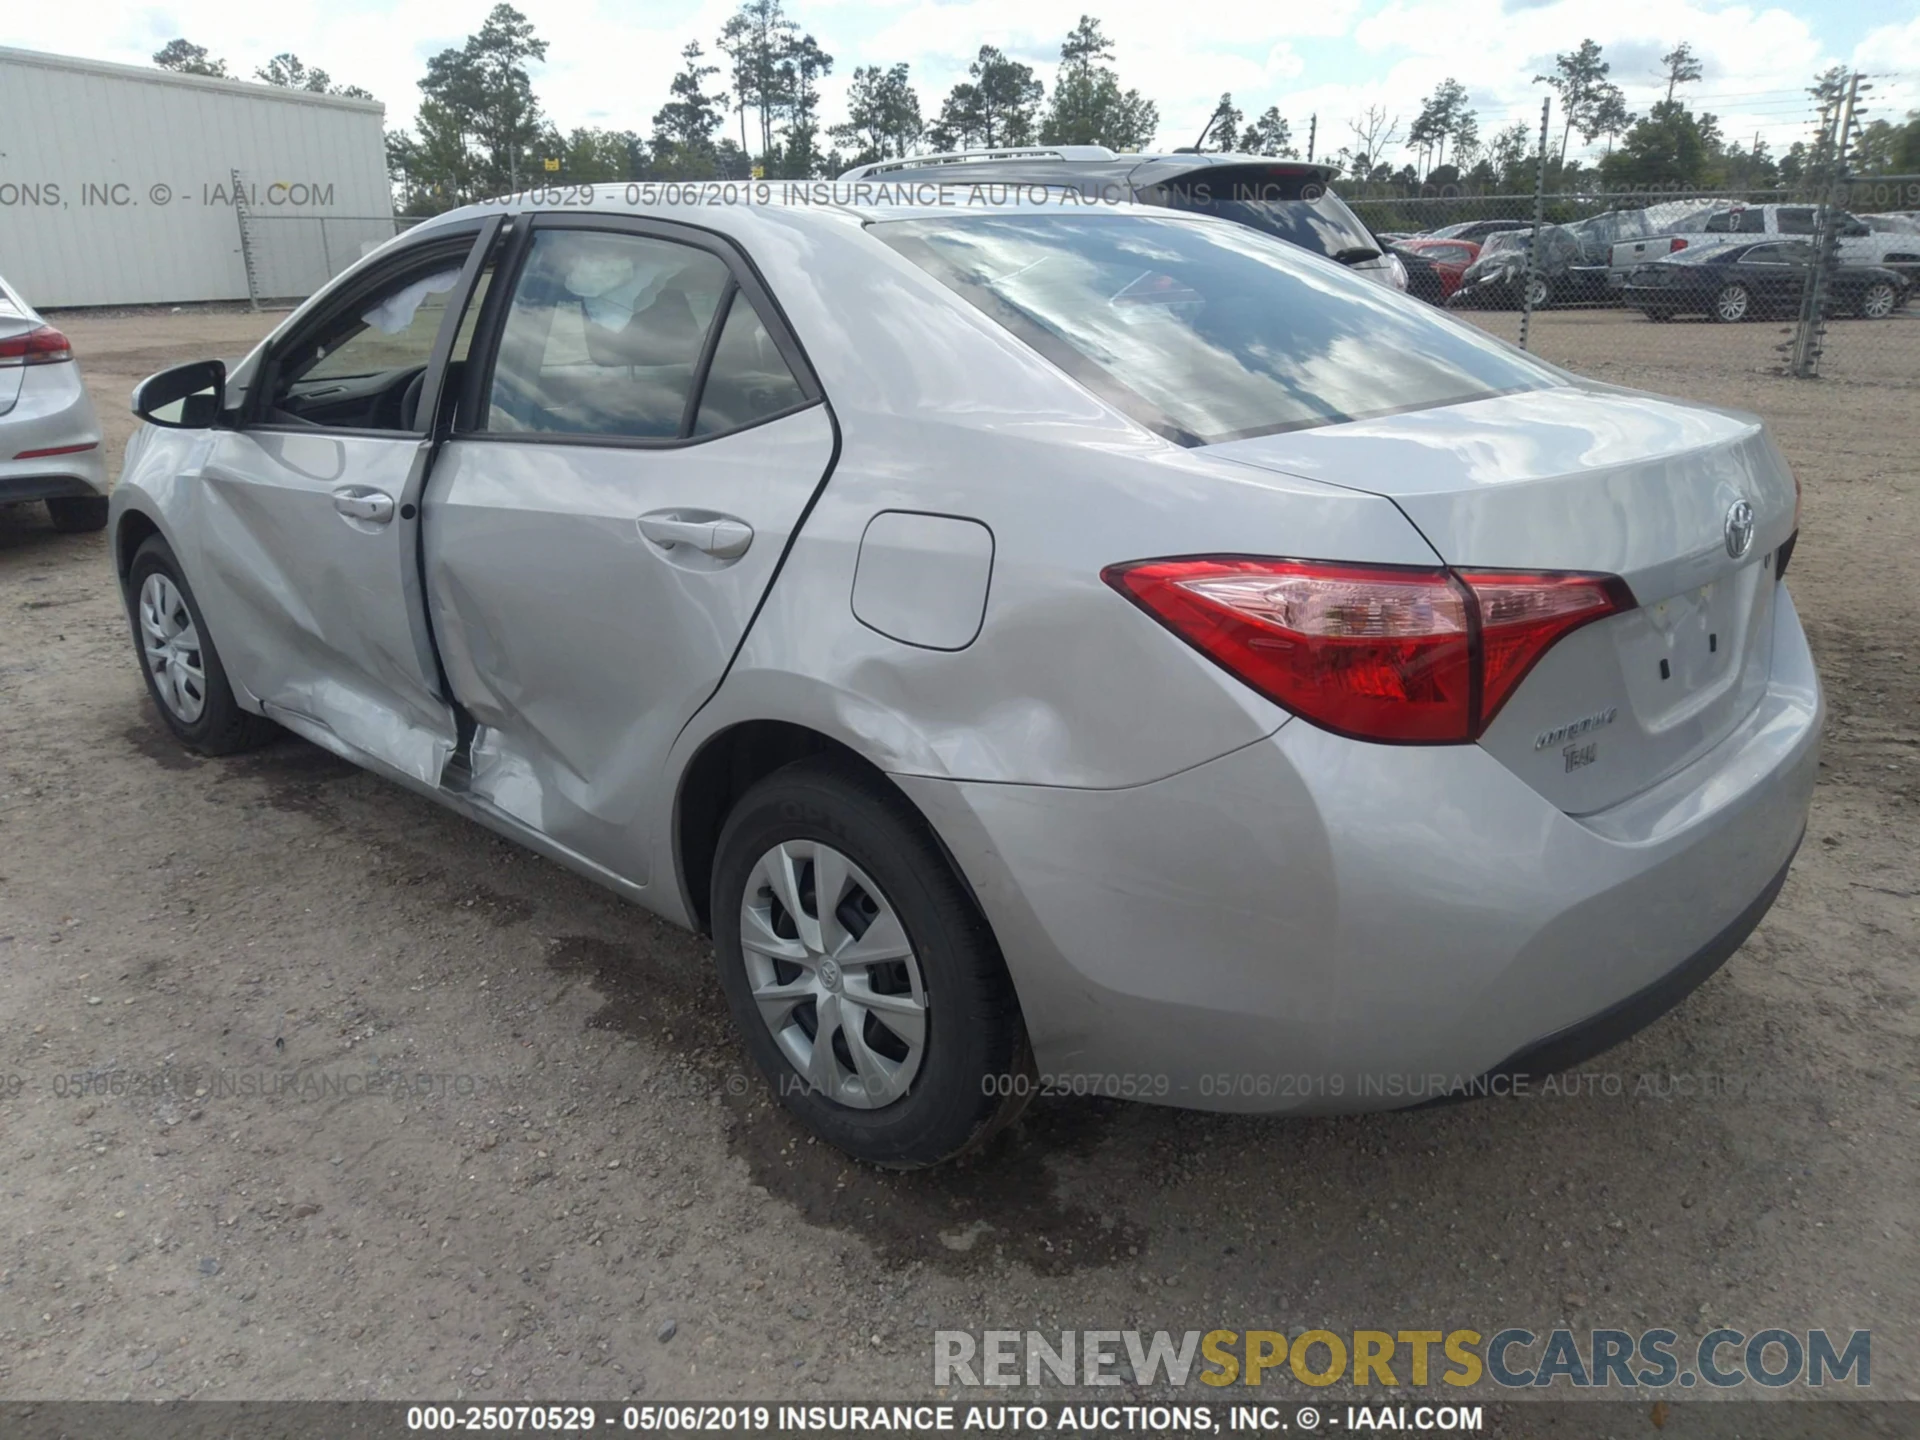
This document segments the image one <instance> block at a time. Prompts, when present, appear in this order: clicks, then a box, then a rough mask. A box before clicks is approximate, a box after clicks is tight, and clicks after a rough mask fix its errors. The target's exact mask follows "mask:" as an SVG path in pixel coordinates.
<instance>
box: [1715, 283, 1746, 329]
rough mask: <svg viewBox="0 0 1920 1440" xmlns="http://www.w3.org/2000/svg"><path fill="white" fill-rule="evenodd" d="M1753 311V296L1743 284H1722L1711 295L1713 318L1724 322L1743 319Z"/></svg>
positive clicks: (1728, 322) (1730, 322)
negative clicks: (1716, 292)
mask: <svg viewBox="0 0 1920 1440" xmlns="http://www.w3.org/2000/svg"><path fill="white" fill-rule="evenodd" d="M1752 311H1753V296H1752V295H1751V294H1749V293H1748V291H1747V287H1746V286H1744V285H1722V286H1721V287H1720V290H1719V293H1718V294H1716V295H1715V296H1714V297H1713V318H1714V319H1716V320H1719V321H1722V322H1723V323H1725V324H1729V325H1731V324H1733V323H1735V322H1736V321H1740V320H1744V319H1746V318H1747V316H1748V315H1749V314H1751V313H1752Z"/></svg>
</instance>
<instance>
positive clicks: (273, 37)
mask: <svg viewBox="0 0 1920 1440" xmlns="http://www.w3.org/2000/svg"><path fill="white" fill-rule="evenodd" d="M733 3H736V0H654V3H648V4H633V3H620V0H522V3H521V5H520V8H521V9H522V10H523V11H524V12H525V13H526V14H527V15H528V16H530V17H531V19H532V20H533V22H534V25H535V26H536V28H537V30H538V32H539V33H540V34H541V35H542V36H543V37H545V38H546V40H547V41H548V42H549V45H550V47H551V48H550V50H549V52H548V61H547V63H546V64H545V65H544V66H540V67H538V68H537V69H536V70H535V74H534V84H535V88H536V91H537V93H538V94H539V96H540V98H541V100H542V102H543V103H544V104H545V106H546V107H547V109H548V111H549V113H551V114H552V115H553V116H554V117H555V118H556V119H557V120H558V121H559V122H560V123H561V125H562V126H565V127H570V126H573V125H576V124H591V125H601V126H608V127H612V128H619V129H627V128H630V129H634V130H638V131H640V132H642V133H645V132H646V131H647V130H648V129H649V128H650V120H651V116H652V114H653V112H654V111H655V110H656V109H657V108H658V107H659V105H660V104H661V102H662V100H663V99H664V98H665V95H666V88H667V81H668V79H669V77H670V76H671V75H672V73H673V71H674V69H675V68H676V66H677V63H678V56H679V51H680V48H681V46H683V45H684V44H685V43H686V42H687V41H688V40H690V39H697V40H699V41H701V42H702V44H704V45H705V46H706V47H707V48H708V49H709V50H711V49H712V48H713V38H714V36H715V35H716V34H717V33H718V31H719V29H720V26H721V24H722V22H723V21H724V20H725V18H726V16H727V14H728V13H729V12H730V10H731V9H732V8H733ZM788 3H789V6H790V13H791V14H793V15H794V16H795V18H796V19H798V20H799V22H800V23H801V24H802V26H803V27H805V28H806V29H807V30H809V31H811V32H812V34H813V35H814V36H815V38H816V39H818V41H819V42H820V44H821V45H822V46H823V47H824V48H825V49H826V50H827V51H828V52H829V53H830V54H832V55H833V56H834V60H835V66H834V75H833V76H832V77H831V79H830V80H829V82H828V85H827V92H828V93H827V109H828V118H829V120H830V121H831V120H833V119H837V118H839V115H840V112H841V96H842V93H843V87H844V85H845V81H846V77H847V75H848V73H849V72H850V71H851V70H852V69H853V67H854V66H856V65H863V64H876V63H877V64H892V63H894V62H897V61H902V60H904V61H907V62H908V63H909V64H910V65H911V67H912V75H913V79H914V82H915V84H916V86H917V87H918V89H919V91H920V95H921V105H922V108H923V110H924V111H925V112H927V114H928V116H929V118H931V116H932V114H933V113H934V112H935V111H937V109H938V106H939V98H940V97H941V96H942V95H944V94H945V93H946V91H947V89H948V88H949V87H950V86H951V85H952V84H953V83H954V81H955V80H956V79H959V78H962V76H963V73H964V70H965V67H966V64H967V63H968V61H969V60H970V59H971V57H972V55H973V54H974V52H976V51H977V50H978V48H979V46H980V45H982V44H994V45H998V46H1000V47H1001V48H1002V49H1004V50H1006V51H1007V52H1009V53H1010V54H1012V55H1014V56H1016V57H1018V58H1019V59H1022V60H1024V61H1026V62H1028V63H1030V64H1032V65H1034V66H1035V68H1036V70H1037V71H1038V72H1039V74H1040V76H1041V78H1042V79H1043V80H1051V78H1052V71H1053V64H1054V62H1055V60H1056V59H1057V57H1058V53H1059V45H1060V40H1061V38H1062V37H1063V36H1064V35H1065V34H1066V32H1067V31H1068V29H1069V28H1071V26H1072V25H1073V23H1074V21H1075V20H1076V19H1077V18H1078V16H1079V15H1080V14H1081V12H1082V10H1083V9H1091V10H1092V11H1093V13H1095V14H1097V15H1098V16H1099V18H1100V19H1101V20H1102V22H1103V23H1104V25H1105V27H1106V30H1107V33H1108V34H1109V35H1110V36H1111V37H1112V39H1113V41H1114V43H1115V48H1116V51H1117V58H1116V64H1117V67H1118V69H1119V72H1120V75H1121V79H1122V80H1123V82H1124V83H1126V84H1128V85H1132V86H1137V87H1139V88H1140V89H1141V90H1142V91H1143V92H1144V93H1145V94H1147V95H1148V96H1150V97H1151V98H1153V99H1154V100H1156V101H1157V102H1158V103H1159V106H1160V116H1161V129H1160V135H1159V142H1158V143H1159V144H1160V145H1161V146H1162V147H1167V148H1171V147H1172V146H1174V145H1185V144H1191V143H1192V141H1193V138H1194V137H1195V136H1196V135H1197V134H1198V132H1199V130H1200V128H1201V126H1202V125H1203V124H1204V123H1205V120H1206V117H1207V115H1208V113H1209V112H1210V111H1211V109H1212V107H1213V104H1214V102H1215V101H1216V100H1217V99H1218V97H1219V95H1220V92H1221V91H1223V90H1230V91H1232V92H1233V95H1234V99H1235V102H1236V103H1237V104H1238V105H1239V106H1240V107H1241V108H1242V109H1243V110H1245V111H1247V112H1249V113H1250V114H1253V113H1258V112H1259V111H1261V110H1264V109H1265V108H1266V107H1267V106H1269V105H1278V106H1279V107H1280V111H1281V113H1282V114H1283V115H1285V116H1286V117H1287V118H1288V120H1289V121H1290V122H1291V123H1292V125H1293V127H1294V131H1295V134H1296V136H1297V137H1299V138H1301V139H1302V140H1304V137H1305V132H1306V128H1307V122H1308V117H1309V116H1310V115H1313V114H1316V113H1317V114H1318V116H1319V136H1320V149H1321V150H1322V151H1323V152H1325V151H1330V150H1334V149H1337V148H1338V147H1339V146H1340V145H1341V144H1343V143H1346V142H1347V141H1349V140H1350V139H1351V135H1350V133H1349V132H1348V129H1347V126H1348V122H1349V120H1350V119H1352V118H1353V117H1355V116H1358V115H1360V114H1361V113H1362V112H1364V111H1365V110H1366V108H1367V107H1368V106H1369V105H1379V106H1381V107H1383V108H1384V109H1385V110H1386V111H1387V112H1388V113H1389V114H1391V115H1395V116H1398V117H1399V118H1400V120H1401V124H1402V127H1403V128H1404V125H1405V122H1406V121H1407V120H1408V119H1409V118H1411V115H1412V113H1413V112H1415V111H1416V110H1417V109H1418V106H1419V101H1420V98H1421V97H1422V96H1423V95H1425V94H1426V93H1427V92H1428V91H1430V90H1431V89H1432V88H1433V86H1434V84H1435V83H1436V82H1438V81H1440V80H1442V79H1443V78H1445V77H1447V76H1454V77H1457V78H1458V79H1459V80H1460V81H1461V82H1462V83H1463V84H1465V85H1466V86H1467V88H1468V91H1469V92H1470V94H1471V96H1472V99H1473V103H1474V104H1475V106H1476V107H1477V108H1478V110H1479V112H1480V118H1481V132H1482V134H1483V135H1486V136H1490V135H1491V134H1492V132H1493V131H1494V130H1496V129H1498V128H1500V127H1501V126H1502V125H1504V124H1506V123H1508V122H1510V121H1512V120H1515V119H1527V120H1529V121H1530V122H1533V123H1537V121H1538V117H1539V104H1540V96H1541V93H1542V89H1541V87H1539V86H1537V85H1534V84H1533V83H1532V77H1533V76H1534V75H1535V74H1536V73H1537V72H1539V71H1541V70H1543V69H1545V68H1547V67H1549V66H1550V65H1551V64H1552V62H1553V57H1554V55H1555V53H1556V52H1558V51H1562V50H1570V49H1572V48H1573V47H1574V46H1575V45H1577V44H1578V43H1579V42H1580V40H1581V39H1583V38H1585V37H1588V36H1591V37H1592V38H1593V39H1595V40H1598V41H1599V42H1600V43H1601V44H1602V45H1603V46H1604V47H1605V51H1606V54H1607V56H1608V58H1609V59H1610V60H1611V61H1612V63H1613V79H1614V80H1615V81H1616V82H1617V83H1619V84H1620V85H1621V86H1622V87H1623V88H1624V89H1625V90H1626V92H1627V98H1628V104H1629V105H1630V107H1632V108H1633V109H1635V110H1644V108H1645V107H1646V105H1647V103H1648V102H1649V101H1651V100H1653V99H1656V98H1658V95H1659V88H1658V86H1657V84H1656V80H1655V76H1656V73H1657V71H1658V69H1659V57H1660V55H1661V54H1662V53H1663V52H1664V51H1666V50H1668V49H1670V48H1671V47H1672V46H1673V45H1674V44H1675V43H1676V42H1678V41H1681V40H1686V41H1689V42H1691V43H1692V45H1693V46H1694V48H1695V50H1696V51H1698V52H1699V53H1700V54H1701V56H1702V57H1703V58H1704V61H1705V64H1706V75H1705V78H1704V79H1703V80H1702V81H1701V83H1699V84H1697V85H1695V86H1692V87H1691V90H1690V96H1689V98H1690V99H1691V100H1692V101H1693V102H1694V103H1695V104H1696V106H1698V107H1700V108H1705V109H1710V110H1712V111H1714V112H1715V113H1717V114H1719V115H1720V116H1721V117H1722V121H1723V125H1724V128H1725V130H1726V131H1727V133H1728V134H1729V135H1732V136H1738V137H1741V138H1742V139H1750V138H1751V137H1752V136H1753V135H1754V134H1756V133H1759V134H1763V135H1764V136H1765V137H1766V139H1767V141H1768V143H1769V144H1770V145H1771V146H1772V147H1773V149H1774V151H1775V153H1776V154H1777V153H1779V152H1780V151H1782V150H1784V149H1785V148H1786V146H1787V145H1788V144H1790V143H1792V141H1794V140H1796V139H1801V138H1804V137H1805V135H1806V132H1807V126H1808V107H1807V101H1806V97H1805V93H1804V90H1805V86H1806V84H1807V83H1808V80H1809V78H1810V77H1811V76H1812V75H1814V74H1815V73H1816V72H1818V71H1819V70H1821V69H1824V68H1825V67H1826V66H1828V65H1832V64H1835V63H1842V64H1848V65H1853V66H1857V67H1859V68H1861V69H1862V70H1864V71H1866V72H1868V73H1869V74H1870V75H1872V76H1874V77H1875V80H1876V90H1875V93H1874V95H1873V97H1872V114H1874V115H1878V116H1884V117H1886V118H1889V119H1895V120H1897V119H1900V118H1902V117H1903V116H1904V115H1905V113H1906V112H1907V111H1908V110H1910V109H1915V108H1920V0H1845V3H1840V0H1782V3H1774V4H1767V3H1735V4H1714V3H1710V0H1603V3H1594V0H1308V3H1292V4H1284V5H1272V6H1268V5H1260V4H1249V3H1247V0H1181V3H1178V4H1149V3H1147V0H788ZM490 4H491V0H407V3H405V4H398V3H392V0H277V3H275V4H272V5H257V4H247V5H241V4H236V3H233V0H175V3H170V4H166V5H155V6H142V5H138V4H132V5H129V4H125V3H113V0H63V3H58V4H39V5H15V6H13V7H11V12H10V13H9V15H8V25H7V31H8V34H7V35H6V43H7V44H9V45H14V46H19V47H23V48H28V49H36V50H49V51H55V52H58V53H62V54H70V55H83V56H88V57H91V58H94V59H100V60H117V61H123V62H130V63H135V64H140V63H145V61H146V60H147V57H148V56H149V55H150V54H151V53H152V52H153V51H154V50H155V49H157V48H158V47H159V46H160V45H161V44H163V43H164V42H165V41H167V40H169V39H171V38H173V37H174V36H185V37H187V38H188V39H190V40H193V41H194V42H196V43H198V44H201V45H205V46H206V47H207V48H208V49H209V50H210V51H212V53H213V54H215V55H217V56H220V57H221V58H223V59H225V60H226V62H227V64H228V67H229V68H230V69H232V70H234V71H235V72H236V73H239V74H242V75H247V74H250V73H251V72H252V70H253V68H254V67H255V66H256V65H259V64H262V63H264V62H265V61H266V59H267V58H268V57H269V56H270V55H273V54H274V53H276V52H278V51H282V50H292V51H294V52H295V53H297V54H298V55H299V56H300V57H301V58H302V59H303V60H305V61H306V62H307V63H308V64H310V65H318V66H321V67H323V68H325V69H326V70H328V71H330V72H332V74H333V76H334V78H335V79H336V80H337V81H340V82H344V83H352V84H357V85H362V86H365V87H366V88H367V89H369V90H371V91H373V93H374V94H375V95H376V96H378V97H379V99H380V100H382V101H383V102H384V103H385V104H386V106H387V115H388V123H389V124H404V123H406V122H407V121H408V119H409V118H410V116H411V114H412V111H413V108H414V105H415V103H416V100H417V98H418V90H417V88H416V86H417V81H418V80H419V77H420V75H421V74H422V73H423V71H424V69H425V64H426V60H427V57H428V56H430V55H432V54H434V53H435V52H437V51H439V50H441V49H444V48H446V47H447V46H449V45H456V44H458V43H459V42H460V41H461V40H462V39H463V38H464V37H465V36H466V35H467V34H468V33H469V32H471V31H473V30H475V29H477V28H479V25H480V22H481V21H482V20H483V19H484V18H485V14H486V11H487V9H488V8H489V6H490ZM1575 143H1576V145H1577V144H1578V141H1577V138H1576V141H1575Z"/></svg>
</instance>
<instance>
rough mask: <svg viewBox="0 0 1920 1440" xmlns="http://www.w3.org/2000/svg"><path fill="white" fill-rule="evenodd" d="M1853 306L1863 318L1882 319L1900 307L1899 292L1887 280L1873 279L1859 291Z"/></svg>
mask: <svg viewBox="0 0 1920 1440" xmlns="http://www.w3.org/2000/svg"><path fill="white" fill-rule="evenodd" d="M1855 308H1856V309H1857V310H1858V311H1859V314H1860V318H1861V319H1863V320H1884V319H1886V318H1887V317H1888V316H1889V315H1891V314H1893V312H1894V311H1895V310H1898V309H1899V308H1900V292H1899V290H1898V289H1896V288H1895V287H1894V286H1893V285H1892V284H1891V283H1890V282H1888V281H1885V280H1879V281H1875V282H1874V283H1873V284H1871V285H1869V286H1867V288H1866V289H1865V290H1862V291H1861V292H1860V303H1859V305H1858V306H1856V307H1855Z"/></svg>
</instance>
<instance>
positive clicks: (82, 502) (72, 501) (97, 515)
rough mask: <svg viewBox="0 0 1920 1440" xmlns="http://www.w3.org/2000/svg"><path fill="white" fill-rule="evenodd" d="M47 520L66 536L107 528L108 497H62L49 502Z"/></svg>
mask: <svg viewBox="0 0 1920 1440" xmlns="http://www.w3.org/2000/svg"><path fill="white" fill-rule="evenodd" d="M47 518H48V519H49V520H51V521H53V528H54V529H56V530H58V531H60V532H61V533H62V534H64V535H81V534H84V533H86V532H87V531H89V530H104V529H106V528H107V497H106V496H104V495H62V496H60V497H59V498H58V499H54V500H49V501H47Z"/></svg>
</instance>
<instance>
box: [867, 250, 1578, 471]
mask: <svg viewBox="0 0 1920 1440" xmlns="http://www.w3.org/2000/svg"><path fill="white" fill-rule="evenodd" d="M872 232H873V234H874V235H875V236H876V237H877V238H879V239H881V240H884V241H885V242H886V243H887V244H889V245H891V246H892V247H893V248H894V249H896V250H898V251H899V252H900V253H901V254H903V255H905V256H906V257H907V258H908V259H910V260H912V261H913V262H914V263H915V264H917V265H919V266H920V267H921V268H923V269H925V270H926V271H928V272H929V273H930V274H932V275H933V276H934V277H935V278H937V279H939V280H940V281H941V282H942V283H944V284H945V285H947V286H949V287H950V288H951V289H953V290H954V291H955V292H956V293H958V294H959V295H960V296H961V297H962V298H963V299H965V300H967V301H968V302H969V303H970V304H972V305H974V306H975V307H977V308H978V309H979V310H981V311H982V312H984V313H985V314H986V315H988V316H990V317H991V318H993V319H994V320H996V321H998V322H999V323H1000V324H1001V325H1004V326H1005V327H1006V328H1007V329H1008V330H1010V331H1011V332H1012V333H1013V334H1015V335H1017V336H1018V337H1019V338H1020V339H1022V340H1023V341H1025V342H1026V343H1027V344H1029V345H1031V346H1032V347H1033V348H1034V349H1035V350H1037V351H1039V352H1040V353H1041V354H1042V355H1044V356H1046V357H1047V358H1048V359H1049V360H1051V361H1053V362H1054V364H1056V365H1058V366H1059V367H1060V368H1061V369H1062V370H1064V371H1066V373H1067V374H1069V375H1071V376H1073V377H1074V378H1075V379H1076V380H1078V381H1080V383H1082V384H1084V385H1086V386H1087V387H1088V388H1089V389H1090V390H1092V391H1094V392H1095V393H1096V394H1098V395H1100V396H1101V397H1102V398H1103V399H1105V400H1107V401H1108V402H1109V403H1110V404H1112V405H1114V406H1115V407H1116V408H1118V409H1119V410H1121V411H1122V412H1124V413H1126V414H1127V415H1129V416H1131V417H1132V418H1133V419H1135V420H1137V421H1138V422H1139V423H1141V424H1142V425H1145V426H1147V427H1148V428H1149V429H1151V430H1154V431H1156V432H1158V433H1159V434H1162V435H1165V436H1166V437H1167V438H1169V439H1171V440H1175V441H1177V442H1179V443H1181V444H1186V445H1196V444H1213V443H1216V442H1218V441H1222V440H1233V439H1239V438H1242V437H1244V436H1249V435H1264V434H1270V433H1272V432H1274V431H1279V430H1294V429H1303V428H1306V427H1308V426H1314V425H1329V424H1336V423H1338V422H1340V421H1344V420H1357V419H1362V418H1365V417H1368V416H1373V415H1384V414H1392V413H1395V412H1398V411H1404V410H1417V409H1424V408H1427V407H1431V406H1436V405H1450V404H1457V403H1460V402H1463V401H1467V400H1478V399H1483V398H1485V397H1487V396H1489V395H1499V394H1506V393H1508V392H1511V391H1514V390H1525V389H1535V388H1540V387H1544V386H1548V385H1553V384H1557V383H1559V382H1558V380H1557V377H1556V376H1555V375H1554V374H1553V373H1552V372H1551V371H1549V370H1546V369H1544V368H1543V367H1541V366H1539V365H1537V364H1535V363H1534V362H1533V361H1531V360H1529V359H1527V358H1526V357H1525V356H1522V355H1520V354H1518V353H1516V352H1514V351H1512V350H1509V349H1508V348H1507V347H1505V346H1503V345H1501V344H1500V343H1499V342H1498V341H1495V340H1493V339H1492V338H1490V337H1489V336H1487V335H1485V334H1484V333H1482V332H1481V331H1479V330H1476V329H1474V328H1472V327H1470V326H1466V325H1461V324H1459V323H1457V322H1455V321H1453V320H1450V319H1448V318H1446V317H1444V316H1442V315H1441V314H1439V313H1438V312H1436V311H1434V310H1432V309H1430V308H1428V307H1426V306H1423V305H1417V304H1414V303H1411V302H1409V301H1407V300H1405V299H1404V298H1402V297H1401V296H1399V295H1397V294H1393V293H1390V292H1388V291H1386V290H1383V289H1382V288H1380V287H1379V286H1377V285H1374V284H1371V283H1369V282H1368V281H1366V280H1364V279H1362V278H1360V277H1358V276H1352V275H1346V274H1343V273H1341V272H1340V271H1339V270H1336V269H1334V268H1332V267H1331V266H1328V265H1325V264H1323V263H1321V262H1319V261H1317V260H1313V259H1311V258H1309V257H1307V256H1303V255H1301V254H1300V252H1299V251H1298V250H1297V249H1295V248H1294V247H1292V246H1290V245H1285V244H1280V243H1277V242H1276V241H1274V240H1272V239H1270V238H1269V237H1267V236H1265V235H1261V234H1258V233H1256V232H1254V231H1252V230H1248V229H1245V228H1243V227H1240V226H1233V225H1213V224H1207V223H1204V222H1195V221H1191V220H1182V219H1177V218H1174V217H1172V216H1168V217H1165V218H1161V217H1158V216H1146V215H1138V214H1121V215H1052V214H1031V213H1029V214H1020V215H1010V216H974V217H954V218H941V219H937V220H902V221H892V222H888V223H882V224H877V225H874V226H873V227H872Z"/></svg>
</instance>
